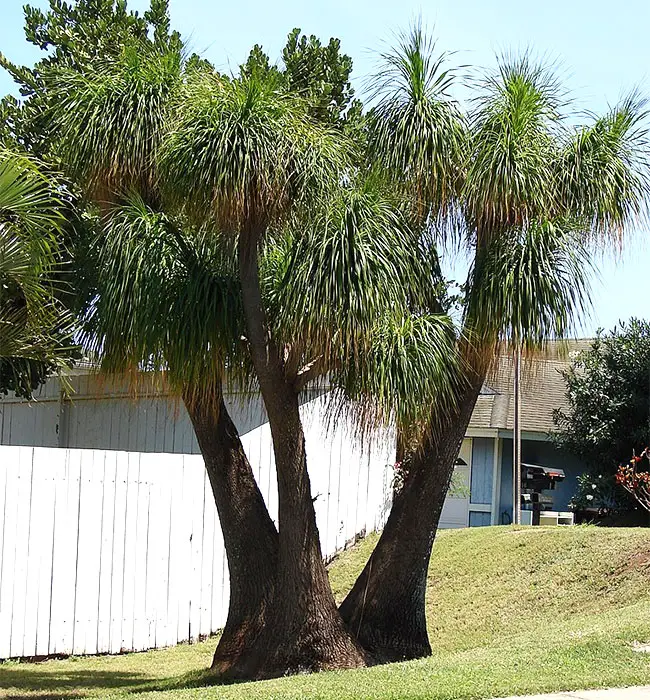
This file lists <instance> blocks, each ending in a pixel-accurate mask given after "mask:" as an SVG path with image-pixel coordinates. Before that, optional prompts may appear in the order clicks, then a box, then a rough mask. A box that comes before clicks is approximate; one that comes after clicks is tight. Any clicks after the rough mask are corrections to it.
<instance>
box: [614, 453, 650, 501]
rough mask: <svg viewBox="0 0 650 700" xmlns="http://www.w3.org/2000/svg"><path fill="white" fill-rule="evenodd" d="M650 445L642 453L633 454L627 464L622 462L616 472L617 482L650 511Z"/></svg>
mask: <svg viewBox="0 0 650 700" xmlns="http://www.w3.org/2000/svg"><path fill="white" fill-rule="evenodd" d="M649 468H650V447H646V448H645V450H643V452H642V453H641V454H640V455H633V456H632V459H631V460H630V461H629V462H628V463H627V464H621V465H620V466H619V468H618V472H617V473H616V482H617V483H618V484H620V485H621V486H622V487H623V488H624V489H625V490H626V491H627V492H628V493H630V494H632V496H634V498H635V499H636V500H637V502H638V503H639V504H640V505H641V506H643V507H644V508H645V509H646V510H647V511H648V512H650V471H649Z"/></svg>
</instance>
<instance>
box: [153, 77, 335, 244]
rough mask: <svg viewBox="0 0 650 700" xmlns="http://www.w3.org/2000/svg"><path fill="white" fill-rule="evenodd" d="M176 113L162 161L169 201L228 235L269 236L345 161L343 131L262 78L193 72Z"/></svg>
mask: <svg viewBox="0 0 650 700" xmlns="http://www.w3.org/2000/svg"><path fill="white" fill-rule="evenodd" d="M172 114H173V122H172V124H171V128H170V131H169V133H168V135H167V138H166V139H165V142H164V144H163V149H162V159H161V169H162V171H163V173H164V176H165V179H166V182H167V183H168V188H167V191H168V194H169V196H170V199H171V200H172V201H175V202H176V203H178V204H181V205H182V206H183V207H184V208H185V210H186V211H187V212H188V213H191V214H193V215H194V216H195V217H198V218H199V219H202V218H203V217H205V216H206V215H209V216H210V218H211V219H212V220H214V221H215V222H216V224H217V225H218V227H219V228H220V229H222V230H225V231H231V232H237V233H239V234H241V235H244V236H246V235H248V234H250V233H251V231H253V230H255V231H258V232H259V231H260V230H262V231H264V230H265V229H266V228H268V227H269V226H270V225H272V224H273V223H274V222H276V221H278V220H280V219H282V218H283V216H284V215H285V214H287V212H288V211H289V210H290V209H291V207H292V206H293V205H295V204H296V203H297V202H300V201H304V200H305V199H311V200H313V199H314V198H315V197H317V196H318V195H319V194H320V193H322V192H323V191H324V190H327V189H328V188H329V187H331V186H332V185H336V184H337V183H338V182H339V181H340V178H341V177H342V174H343V172H344V170H345V168H346V167H347V164H348V160H347V158H348V148H347V142H346V141H345V139H344V137H343V136H342V134H341V133H340V132H338V131H337V130H335V129H333V128H331V127H329V126H327V125H324V124H322V123H318V122H315V121H314V120H313V119H311V118H310V116H309V113H308V104H307V103H305V102H303V101H301V100H299V99H297V98H296V97H295V96H291V95H288V94H286V93H283V92H281V91H279V90H278V89H277V87H276V86H275V85H274V84H271V85H268V84H266V83H265V82H264V80H263V79H262V78H261V77H260V76H258V75H251V76H244V77H242V78H241V79H233V80H229V79H225V78H223V77H221V76H217V75H215V74H207V73H205V72H195V73H194V74H192V75H190V76H189V78H188V80H187V83H186V84H185V85H184V88H183V90H182V91H181V93H180V96H179V99H178V102H177V103H176V107H175V109H174V110H173V112H172Z"/></svg>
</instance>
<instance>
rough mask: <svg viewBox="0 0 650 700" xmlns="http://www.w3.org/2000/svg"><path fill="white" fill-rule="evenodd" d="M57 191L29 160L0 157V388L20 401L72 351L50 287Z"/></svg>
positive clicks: (67, 324)
mask: <svg viewBox="0 0 650 700" xmlns="http://www.w3.org/2000/svg"><path fill="white" fill-rule="evenodd" d="M61 191H62V190H61V184H60V183H59V182H58V181H57V179H56V178H54V177H49V176H47V175H45V174H44V169H43V168H42V167H39V164H38V163H37V162H36V161H33V160H31V159H29V158H27V157H26V156H24V155H19V154H16V153H12V152H9V151H0V385H1V386H2V388H3V389H4V390H6V389H7V388H8V387H9V388H12V389H13V390H15V391H17V392H18V393H19V394H20V395H23V396H29V395H30V394H31V391H32V390H33V389H34V388H35V386H37V384H38V383H39V381H42V379H43V377H44V376H45V374H46V373H47V372H49V371H56V370H57V369H61V368H62V367H63V366H66V365H67V364H68V362H69V358H70V355H71V353H72V352H73V350H74V345H73V342H72V333H73V327H74V326H73V319H72V317H71V315H70V314H69V313H68V312H67V311H66V310H65V309H64V308H63V306H62V304H61V303H60V302H59V301H58V300H57V298H56V294H55V292H57V291H59V290H58V289H57V288H56V287H55V285H54V283H53V272H54V270H55V268H56V266H57V260H58V253H59V238H60V233H61V226H62V224H63V221H64V220H63V215H62V213H61V212H62V209H63V205H62V201H61V198H60V194H61Z"/></svg>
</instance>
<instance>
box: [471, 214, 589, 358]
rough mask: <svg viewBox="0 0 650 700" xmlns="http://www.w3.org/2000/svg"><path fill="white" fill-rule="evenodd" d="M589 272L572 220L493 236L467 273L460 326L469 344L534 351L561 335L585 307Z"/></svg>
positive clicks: (579, 316) (580, 315)
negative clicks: (467, 288)
mask: <svg viewBox="0 0 650 700" xmlns="http://www.w3.org/2000/svg"><path fill="white" fill-rule="evenodd" d="M591 269H592V264H591V261H590V257H589V254H588V251H587V248H586V247H585V243H584V237H583V232H582V231H581V229H580V227H579V226H578V227H576V225H575V222H563V221H559V222H544V223H541V224H537V223H535V224H533V225H531V226H529V227H527V228H524V229H518V230H508V231H507V232H506V233H503V234H500V235H499V236H496V237H495V238H493V239H492V240H491V241H490V244H489V245H488V246H487V248H485V249H484V250H483V251H481V252H480V254H479V255H478V256H477V258H476V261H475V264H474V268H473V270H472V271H471V273H470V275H471V279H472V284H471V291H470V294H469V298H468V304H467V308H466V318H465V324H464V326H465V328H466V331H467V332H468V333H469V334H470V340H474V341H475V342H476V343H477V344H478V345H479V346H480V345H484V344H485V342H486V341H487V344H488V347H494V342H495V341H499V340H501V341H508V342H512V343H514V345H515V346H518V345H522V346H523V347H524V348H525V349H527V350H531V351H532V350H534V349H536V348H539V347H540V346H542V345H543V344H544V343H545V342H547V341H548V340H550V339H554V338H563V337H565V336H566V334H567V333H568V331H570V330H571V329H572V328H573V327H574V324H575V323H576V321H577V320H578V319H580V318H582V317H584V314H585V313H586V311H587V309H588V301H589V275H590V272H591ZM472 335H473V337H472Z"/></svg>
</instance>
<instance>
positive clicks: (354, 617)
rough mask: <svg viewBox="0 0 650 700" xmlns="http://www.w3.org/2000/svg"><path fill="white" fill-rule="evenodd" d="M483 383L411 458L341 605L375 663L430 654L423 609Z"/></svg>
mask: <svg viewBox="0 0 650 700" xmlns="http://www.w3.org/2000/svg"><path fill="white" fill-rule="evenodd" d="M484 378H485V374H484V373H481V374H477V375H475V376H473V377H472V379H471V380H470V382H469V383H468V385H467V387H466V388H465V390H464V391H463V394H462V396H461V397H460V400H459V402H458V404H457V406H456V408H455V409H454V411H452V412H450V414H449V415H448V416H445V420H444V423H443V424H442V426H440V427H439V428H438V430H437V431H436V433H435V434H436V435H438V436H439V437H438V439H434V438H431V439H429V440H428V441H427V442H426V443H425V445H424V446H423V447H422V448H421V450H420V451H418V452H417V453H415V454H414V455H412V457H411V459H410V460H409V463H408V472H407V476H406V478H405V481H404V485H403V486H402V488H401V490H400V491H399V492H398V493H397V494H396V495H395V499H394V501H393V507H392V508H391V512H390V515H389V517H388V520H387V522H386V526H385V527H384V530H383V532H382V534H381V537H380V538H379V541H378V543H377V546H376V547H375V550H374V551H373V553H372V555H371V557H370V559H369V560H368V563H367V564H366V566H365V568H364V569H363V571H362V572H361V574H360V576H359V578H358V579H357V581H356V582H355V584H354V587H353V588H352V590H351V591H350V593H349V594H348V595H347V597H346V598H345V600H344V601H343V603H342V604H341V607H340V611H341V616H342V617H343V620H344V621H345V622H346V624H347V625H348V627H349V629H350V631H351V632H352V633H353V634H354V635H355V636H356V638H357V639H358V641H359V643H360V644H361V645H362V646H363V648H364V649H366V651H367V652H368V654H369V655H370V657H371V659H372V661H373V662H374V663H388V662H392V661H400V660H404V659H416V658H421V657H423V656H428V655H429V654H431V645H430V643H429V637H428V634H427V622H426V607H425V594H426V584H427V572H428V568H429V560H430V557H431V548H432V546H433V541H434V539H435V535H436V530H437V528H438V522H439V520H440V513H441V511H442V507H443V504H444V501H445V497H446V495H447V491H448V490H449V485H450V482H451V478H452V475H453V472H454V465H455V462H456V459H457V457H458V452H459V450H460V446H461V443H462V441H463V437H464V436H465V432H466V430H467V426H468V424H469V421H470V418H471V415H472V411H473V409H474V405H475V404H476V400H477V397H478V395H479V392H480V390H481V386H482V384H483V380H484Z"/></svg>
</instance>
